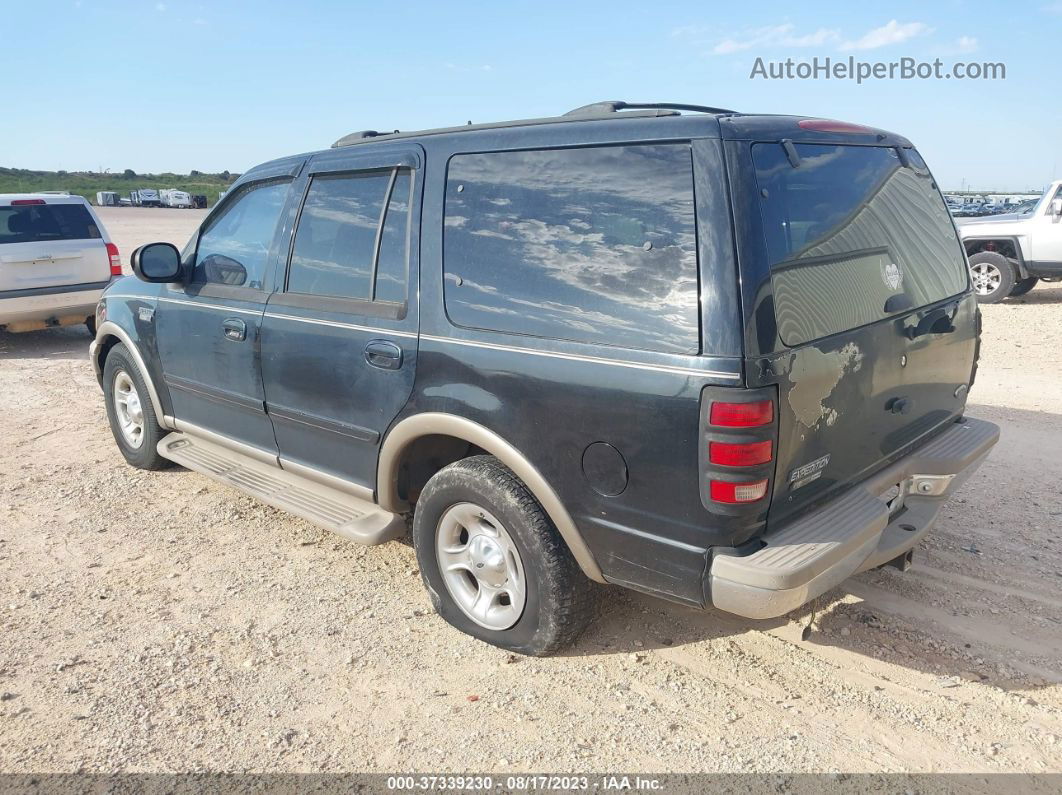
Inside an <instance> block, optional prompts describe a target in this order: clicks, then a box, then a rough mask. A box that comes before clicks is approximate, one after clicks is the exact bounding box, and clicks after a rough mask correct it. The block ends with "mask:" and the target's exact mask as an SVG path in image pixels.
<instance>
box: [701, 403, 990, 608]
mask: <svg viewBox="0 0 1062 795" xmlns="http://www.w3.org/2000/svg"><path fill="white" fill-rule="evenodd" d="M997 441H999V428H998V427H997V426H996V425H993V424H992V423H990V422H985V421H983V420H975V419H970V418H967V419H965V420H963V421H962V422H961V423H956V424H955V425H954V426H953V427H951V428H949V429H948V430H946V431H944V433H942V434H940V435H939V436H937V437H936V438H934V439H933V440H931V441H930V442H928V443H927V444H925V445H923V446H922V447H920V448H918V449H916V450H915V451H914V452H912V453H911V454H910V455H908V456H906V457H904V458H902V459H900V460H899V461H897V462H896V463H895V464H893V465H892V466H890V467H888V468H886V469H885V470H883V471H882V472H879V473H877V474H876V475H873V476H872V477H870V478H868V479H867V480H866V481H864V482H862V483H860V484H859V485H857V486H855V487H853V488H852V489H850V490H849V491H847V492H845V493H844V494H843V495H842V496H840V497H838V498H836V499H834V500H833V501H831V502H829V503H827V504H826V505H824V506H822V507H820V508H818V509H817V510H815V511H813V512H812V513H809V514H805V515H804V516H802V517H800V518H799V519H797V520H795V521H793V522H792V523H790V524H788V525H786V526H784V527H782V528H780V529H778V530H774V531H772V532H770V533H768V534H767V535H766V536H764V539H763V540H764V541H765V542H766V546H764V547H763V548H761V549H759V550H757V551H756V552H754V553H752V554H751V555H745V556H737V555H726V554H720V555H716V556H715V557H714V558H713V560H712V565H711V568H710V569H709V574H708V580H709V582H708V587H709V592H710V594H711V602H712V604H713V605H714V606H715V607H717V608H719V609H721V610H725V611H727V612H730V613H736V614H738V615H741V616H746V617H747V618H773V617H775V616H780V615H784V614H785V613H788V612H789V611H790V610H793V609H795V608H797V607H800V606H801V605H802V604H805V603H806V602H808V601H810V600H811V599H814V598H815V597H816V596H819V595H820V594H822V593H825V592H826V591H828V590H830V589H831V588H833V587H835V586H836V585H839V584H840V583H841V582H843V581H844V580H846V579H847V578H848V577H850V576H851V575H853V574H856V573H858V572H860V571H866V570H867V569H872V568H875V567H877V566H881V565H882V564H884V563H887V562H889V561H890V560H893V559H895V558H898V557H900V556H901V555H903V554H904V553H906V552H907V551H908V550H910V549H911V548H912V547H914V546H915V545H916V544H917V543H918V542H919V541H920V540H921V539H922V538H923V537H924V536H925V534H926V533H928V532H929V531H930V530H931V529H932V528H933V525H934V524H935V523H936V520H937V516H938V514H939V513H940V509H941V508H942V507H943V505H944V503H945V502H946V501H947V500H948V498H949V497H950V496H951V495H952V494H954V493H955V491H956V490H957V489H958V488H959V487H960V486H961V485H962V484H963V482H965V480H966V478H968V477H969V476H970V475H971V474H973V472H974V470H976V469H977V467H978V466H980V465H981V462H982V461H984V459H985V457H986V456H987V455H988V453H989V451H990V450H991V449H992V447H993V446H994V445H995V443H996V442H997ZM898 483H899V484H901V485H902V487H903V488H904V489H906V491H907V493H906V496H905V499H904V503H903V508H902V509H900V510H899V511H898V512H897V513H895V514H894V515H893V516H891V517H890V515H889V507H888V505H887V504H886V503H885V501H884V500H883V499H882V497H881V495H882V494H884V493H885V492H886V491H887V490H888V489H889V488H890V487H891V486H894V485H896V484H898Z"/></svg>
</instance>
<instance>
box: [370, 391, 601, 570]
mask: <svg viewBox="0 0 1062 795" xmlns="http://www.w3.org/2000/svg"><path fill="white" fill-rule="evenodd" d="M427 436H450V437H453V438H455V439H459V440H462V441H464V442H467V443H468V444H470V445H474V446H475V447H477V448H479V449H481V450H483V451H485V452H487V453H489V454H490V455H492V456H494V457H495V458H497V459H498V460H499V461H501V462H502V463H503V464H505V466H507V467H508V468H509V469H511V470H512V471H513V473H514V474H515V475H516V476H517V477H518V478H520V480H521V481H523V483H524V485H525V486H527V488H528V490H529V491H530V492H531V494H532V495H533V496H534V497H535V499H536V500H538V503H539V505H541V506H542V509H543V510H544V511H545V512H546V514H547V515H548V516H549V518H550V519H551V520H552V522H553V524H554V525H555V526H556V528H557V530H558V532H559V533H560V534H561V538H563V539H564V543H565V544H567V546H568V549H569V551H570V552H571V553H572V557H574V558H575V561H576V563H578V564H579V568H581V569H582V570H583V573H584V574H585V575H586V576H587V577H589V578H590V579H592V580H595V581H597V582H605V578H604V576H603V575H602V573H601V569H600V567H599V566H598V565H597V562H596V561H595V560H594V556H593V554H591V552H590V548H589V547H588V546H587V545H586V542H585V541H584V540H583V536H582V534H581V533H580V532H579V529H578V528H577V527H576V526H575V521H574V520H573V519H572V517H571V514H569V513H568V510H567V509H566V508H565V507H564V504H563V503H562V502H561V499H560V497H559V496H558V495H557V493H556V492H555V491H554V490H553V487H552V486H550V485H549V482H548V481H547V480H546V479H545V478H544V477H543V476H542V473H540V472H539V471H538V470H537V469H536V468H535V467H534V466H533V465H532V464H531V462H530V461H528V460H527V458H526V457H525V456H524V455H523V454H522V453H521V452H520V451H519V450H517V449H516V448H515V447H513V446H512V445H511V444H509V442H507V441H506V440H505V439H503V438H502V437H501V436H499V435H498V434H497V433H495V432H494V431H492V430H490V429H489V428H486V427H484V426H482V425H480V424H479V423H476V422H473V421H472V420H469V419H466V418H465V417H459V416H456V415H454V414H444V413H441V412H428V413H424V414H415V415H413V416H412V417H407V418H406V419H404V420H401V421H399V422H398V423H397V424H396V425H395V426H394V427H393V428H391V430H390V432H388V434H387V436H386V438H385V439H384V441H383V445H382V446H381V448H380V460H379V463H378V467H377V478H376V483H377V502H379V504H380V506H381V507H383V508H385V509H387V510H389V511H393V512H395V513H400V512H403V511H406V510H409V505H408V503H406V501H404V500H403V499H402V498H401V497H400V495H399V493H398V474H399V470H400V468H401V466H402V463H403V460H404V456H405V455H406V453H407V452H408V451H409V450H410V448H411V447H412V445H413V444H414V443H415V442H416V441H417V440H418V439H422V438H424V437H427Z"/></svg>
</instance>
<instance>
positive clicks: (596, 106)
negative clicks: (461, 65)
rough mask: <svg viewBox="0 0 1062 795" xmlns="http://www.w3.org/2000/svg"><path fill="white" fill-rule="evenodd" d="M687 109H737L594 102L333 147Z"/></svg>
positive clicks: (363, 137)
mask: <svg viewBox="0 0 1062 795" xmlns="http://www.w3.org/2000/svg"><path fill="white" fill-rule="evenodd" d="M620 110H625V111H627V112H626V113H623V114H619V115H617V111H620ZM680 110H688V111H692V112H694V113H713V114H717V115H720V114H730V113H737V111H733V110H726V109H724V108H711V107H708V106H707V105H682V104H679V103H675V102H622V101H620V100H614V101H610V102H595V103H593V104H590V105H583V106H582V107H581V108H576V109H575V110H570V111H568V112H567V113H565V114H564V115H563V116H547V117H546V118H542V119H518V120H515V121H497V122H488V123H486V124H472V123H471V122H470V123H468V124H462V125H461V126H459V127H439V128H437V129H434V130H411V131H409V132H399V131H398V130H395V131H394V132H377V131H376V130H361V131H359V132H354V133H350V135H344V136H343V137H342V138H340V139H339V140H338V141H336V142H335V143H334V144H332V148H333V149H338V148H340V147H344V146H353V145H355V144H359V143H365V142H367V141H369V140H371V139H395V138H411V137H415V136H421V135H441V134H444V133H455V132H464V131H466V130H496V129H501V128H504V127H528V126H532V125H537V124H558V123H561V122H573V121H592V120H602V119H610V118H611V119H615V118H620V117H622V118H624V119H631V118H640V117H644V118H649V117H654V116H677V115H678V111H680Z"/></svg>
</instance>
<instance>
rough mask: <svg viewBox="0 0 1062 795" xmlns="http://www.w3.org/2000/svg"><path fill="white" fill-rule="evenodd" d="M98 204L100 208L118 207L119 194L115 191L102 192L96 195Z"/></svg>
mask: <svg viewBox="0 0 1062 795" xmlns="http://www.w3.org/2000/svg"><path fill="white" fill-rule="evenodd" d="M96 204H97V205H98V206H99V207H117V206H118V194H117V193H116V192H115V191H113V190H101V191H99V192H97V193H96Z"/></svg>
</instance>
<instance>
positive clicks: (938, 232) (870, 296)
mask: <svg viewBox="0 0 1062 795" xmlns="http://www.w3.org/2000/svg"><path fill="white" fill-rule="evenodd" d="M795 148H796V153H797V155H798V156H799V164H798V166H796V167H794V166H793V165H792V163H790V161H789V158H788V157H787V156H786V152H785V149H784V148H783V147H782V145H781V144H756V145H754V146H753V147H752V155H753V160H754V163H755V166H756V175H757V180H758V182H759V187H760V189H761V196H762V198H761V211H762V215H763V222H764V231H765V234H766V238H767V253H768V256H769V258H770V262H771V270H772V279H771V280H772V284H773V288H774V301H775V314H776V317H777V321H778V332H779V334H780V336H781V338H782V341H783V342H784V343H785V344H786V345H789V346H793V345H801V344H803V343H806V342H809V341H811V340H815V339H819V338H821V337H826V336H829V335H831V334H836V333H838V332H840V331H845V330H848V329H852V328H856V327H858V326H863V325H866V324H868V323H873V322H876V321H878V320H881V319H883V318H886V317H888V316H890V315H892V314H897V313H900V312H904V311H909V310H911V309H915V308H917V307H921V306H925V305H927V304H931V303H934V302H936V301H940V300H943V299H945V298H948V297H950V296H953V295H956V294H958V293H961V292H962V291H963V290H965V289H966V286H967V280H968V277H967V273H966V266H965V262H964V259H963V254H962V248H961V245H960V243H959V241H958V238H957V237H956V235H955V228H954V225H953V224H952V221H951V216H950V215H949V213H948V209H947V205H946V204H945V202H944V200H943V198H942V197H941V195H940V192H939V191H938V190H937V188H936V185H935V184H934V183H933V180H932V177H931V176H930V174H929V171H928V170H927V169H926V167H925V163H924V162H923V161H922V158H921V157H919V156H918V154H917V153H916V152H914V151H913V150H905V152H906V153H907V157H908V160H909V166H905V165H904V164H903V163H901V161H900V156H899V154H898V153H897V151H896V150H895V149H893V148H886V147H871V146H847V145H822V144H797V145H796V147H795Z"/></svg>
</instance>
